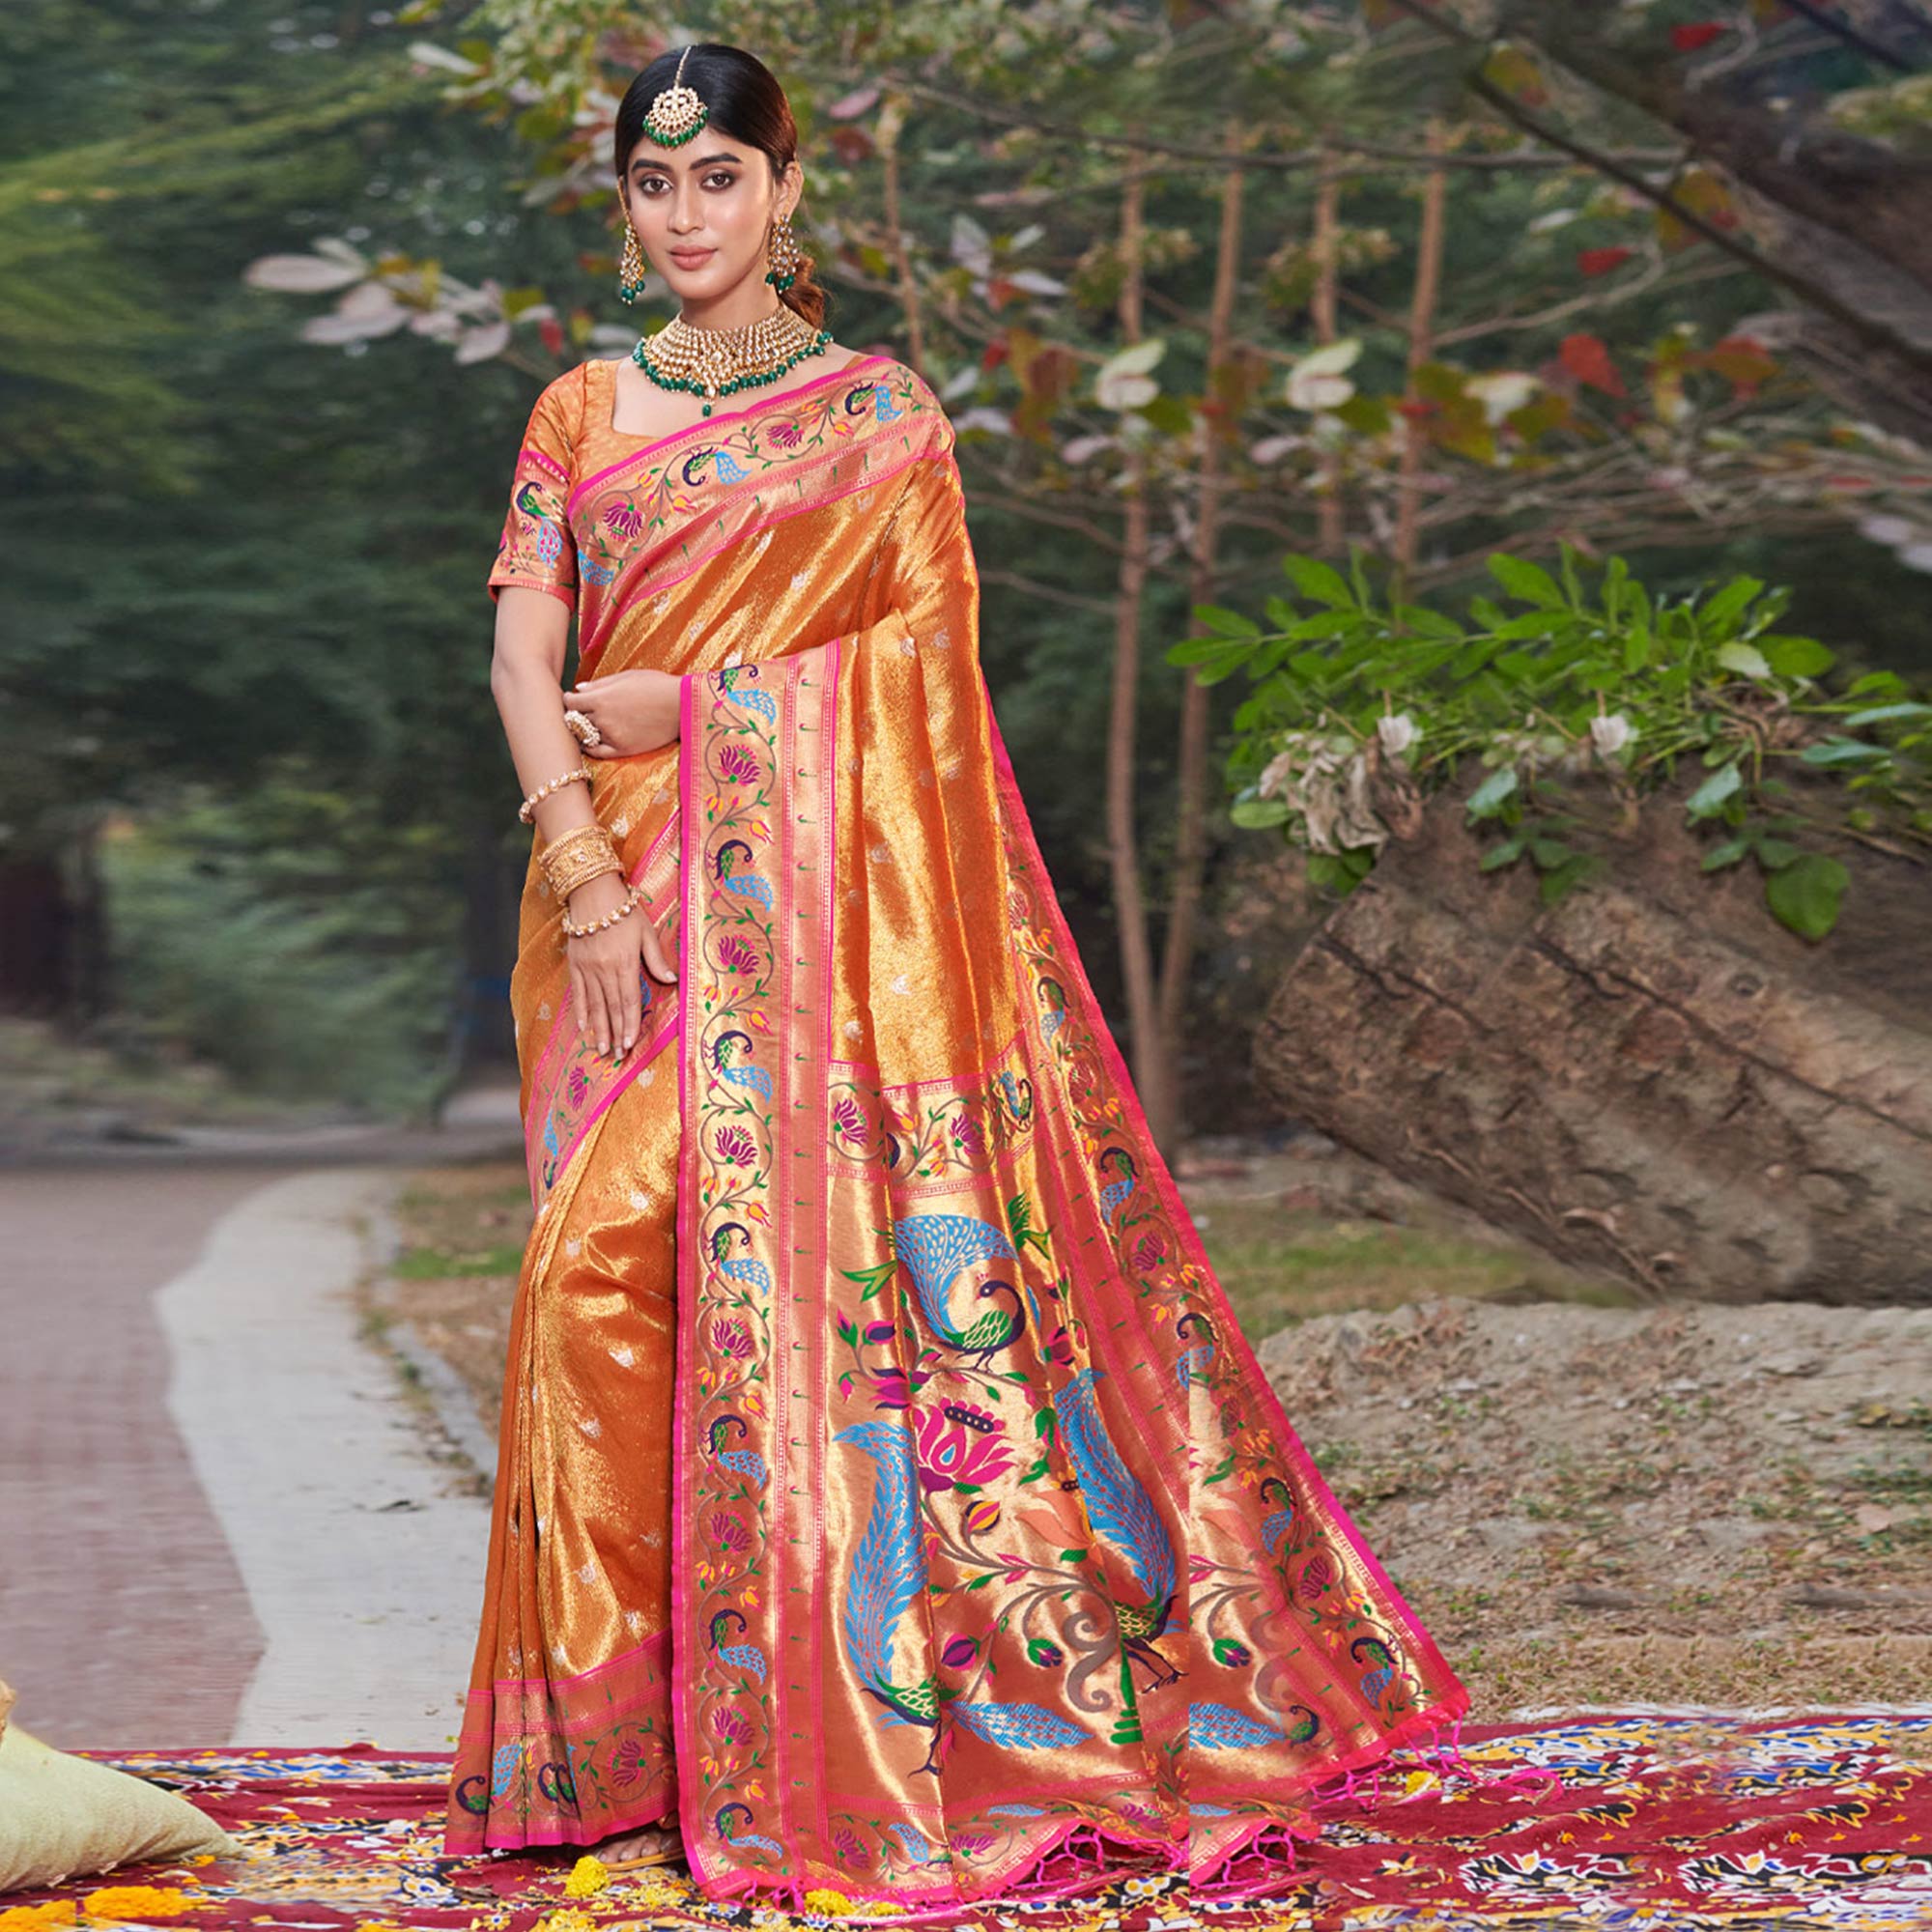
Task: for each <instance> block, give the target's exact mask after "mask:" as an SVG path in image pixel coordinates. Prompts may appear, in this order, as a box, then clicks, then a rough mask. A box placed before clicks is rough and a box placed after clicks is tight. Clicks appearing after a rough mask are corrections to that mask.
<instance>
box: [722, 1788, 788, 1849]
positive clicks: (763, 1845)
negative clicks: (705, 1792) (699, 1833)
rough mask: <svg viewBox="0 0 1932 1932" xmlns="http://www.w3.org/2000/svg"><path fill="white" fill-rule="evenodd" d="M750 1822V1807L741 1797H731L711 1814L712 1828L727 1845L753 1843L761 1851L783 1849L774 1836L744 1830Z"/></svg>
mask: <svg viewBox="0 0 1932 1932" xmlns="http://www.w3.org/2000/svg"><path fill="white" fill-rule="evenodd" d="M751 1822H752V1807H751V1806H750V1805H749V1804H746V1803H745V1802H744V1801H743V1800H742V1799H733V1800H732V1802H731V1803H730V1804H721V1805H719V1807H718V1809H717V1810H716V1811H714V1812H713V1813H712V1814H711V1824H712V1828H713V1829H714V1830H715V1831H716V1832H717V1833H718V1835H719V1836H720V1837H721V1838H723V1839H724V1841H725V1843H726V1844H727V1845H755V1846H756V1847H757V1848H758V1850H759V1851H761V1852H782V1851H783V1850H784V1847H783V1846H782V1845H781V1844H780V1843H779V1841H778V1840H777V1839H776V1838H767V1837H766V1836H764V1834H763V1833H759V1832H748V1831H746V1830H745V1827H746V1826H747V1825H749V1824H750V1823H751Z"/></svg>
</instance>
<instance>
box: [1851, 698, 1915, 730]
mask: <svg viewBox="0 0 1932 1932" xmlns="http://www.w3.org/2000/svg"><path fill="white" fill-rule="evenodd" d="M1894 718H1932V704H1917V703H1911V702H1908V703H1904V704H1874V705H1872V706H1870V707H1869V708H1868V709H1867V710H1864V711H1854V712H1853V713H1852V715H1851V716H1850V717H1849V718H1847V719H1846V720H1845V721H1844V723H1845V724H1846V725H1847V726H1849V725H1884V724H1887V723H1889V721H1890V720H1891V719H1894Z"/></svg>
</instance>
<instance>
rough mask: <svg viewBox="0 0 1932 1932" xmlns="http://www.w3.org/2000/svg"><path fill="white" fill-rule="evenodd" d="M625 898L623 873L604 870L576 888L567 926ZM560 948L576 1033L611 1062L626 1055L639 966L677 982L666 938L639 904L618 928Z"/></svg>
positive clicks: (639, 993)
mask: <svg viewBox="0 0 1932 1932" xmlns="http://www.w3.org/2000/svg"><path fill="white" fill-rule="evenodd" d="M628 894H629V888H628V887H626V885H625V884H624V877H623V874H622V873H621V872H606V873H604V874H603V875H602V876H601V877H599V878H595V879H592V880H591V881H590V882H589V883H588V884H587V885H582V886H579V887H578V889H577V890H576V891H575V892H574V893H572V894H571V895H570V923H571V924H573V925H585V924H588V923H590V922H591V921H592V920H598V919H602V918H603V917H604V916H605V914H606V913H612V912H615V911H616V910H617V908H618V907H619V906H620V905H622V904H623V903H624V900H625V898H626V897H627V896H628ZM564 947H565V951H566V953H567V956H568V958H569V962H570V998H571V1004H572V1005H573V1006H574V1007H575V1008H576V1009H577V1025H578V1031H579V1032H580V1033H581V1034H582V1036H583V1038H584V1040H585V1042H586V1043H587V1044H588V1045H591V1046H594V1047H595V1048H596V1049H597V1051H598V1052H599V1053H601V1054H604V1055H606V1056H608V1057H610V1058H612V1059H614V1058H617V1057H619V1056H621V1055H623V1054H626V1053H628V1052H630V1050H631V1048H632V1047H633V1046H635V1045H636V1044H637V1039H638V1029H639V1027H640V1026H641V1025H642V1023H643V1009H644V1000H643V989H642V987H641V985H640V984H639V968H640V966H641V967H642V968H643V969H645V970H648V972H649V973H650V976H651V978H652V979H654V980H665V981H666V982H669V981H671V980H675V979H676V978H677V964H676V961H674V960H673V959H672V958H671V957H670V955H669V952H668V949H667V948H666V946H665V942H664V935H663V934H662V933H660V932H659V931H658V929H657V927H656V926H655V925H654V924H653V923H651V918H650V915H649V914H648V913H647V912H645V910H644V909H643V907H642V906H639V907H638V909H637V910H636V911H635V912H630V913H626V914H625V915H624V917H623V918H622V919H620V920H619V921H618V922H617V923H616V924H614V925H607V926H606V927H605V928H604V930H603V931H602V932H593V933H591V934H590V935H589V936H588V937H587V938H583V939H567V940H565V941H564ZM613 1048H614V1049H615V1051H614V1052H613V1051H612V1049H613Z"/></svg>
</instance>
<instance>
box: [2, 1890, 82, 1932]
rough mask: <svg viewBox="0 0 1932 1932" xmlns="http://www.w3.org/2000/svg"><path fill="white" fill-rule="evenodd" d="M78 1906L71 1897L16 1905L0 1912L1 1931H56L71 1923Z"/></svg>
mask: <svg viewBox="0 0 1932 1932" xmlns="http://www.w3.org/2000/svg"><path fill="white" fill-rule="evenodd" d="M78 1909H79V1908H78V1907H77V1906H76V1905H75V1904H74V1902H73V1900H72V1899H71V1898H50V1899H48V1900H47V1902H46V1903H45V1904H44V1905H15V1906H13V1907H11V1908H10V1909H9V1910H7V1911H5V1912H0V1932H54V1928H55V1927H58V1926H62V1925H71V1924H72V1923H73V1920H74V1915H75V1913H76V1912H77V1911H78Z"/></svg>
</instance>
